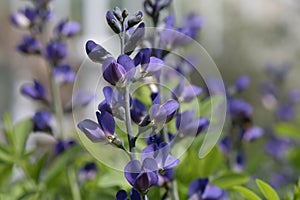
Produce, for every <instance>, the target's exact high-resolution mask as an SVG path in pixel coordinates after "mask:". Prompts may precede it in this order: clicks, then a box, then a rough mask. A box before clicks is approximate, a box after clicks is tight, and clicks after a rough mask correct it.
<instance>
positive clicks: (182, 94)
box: [172, 80, 202, 103]
mask: <svg viewBox="0 0 300 200" xmlns="http://www.w3.org/2000/svg"><path fill="white" fill-rule="evenodd" d="M201 92H202V89H201V88H200V87H198V86H195V85H188V86H185V81H183V80H182V81H180V83H179V84H178V85H177V86H176V88H174V90H173V93H172V98H173V99H176V100H178V101H179V102H186V103H188V102H191V101H192V100H193V99H194V98H195V97H197V96H198V95H199V94H200V93H201Z"/></svg>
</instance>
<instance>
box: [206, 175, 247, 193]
mask: <svg viewBox="0 0 300 200" xmlns="http://www.w3.org/2000/svg"><path fill="white" fill-rule="evenodd" d="M248 180H249V177H248V176H247V175H246V174H240V173H233V172H229V173H226V174H224V175H222V176H220V177H218V178H216V179H214V180H212V181H211V183H212V184H214V185H216V186H218V187H220V188H224V189H229V188H232V187H234V186H237V185H241V184H245V183H247V182H248Z"/></svg>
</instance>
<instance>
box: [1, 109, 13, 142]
mask: <svg viewBox="0 0 300 200" xmlns="http://www.w3.org/2000/svg"><path fill="white" fill-rule="evenodd" d="M3 121H4V127H5V130H4V133H5V139H6V141H7V143H8V144H9V145H11V146H14V138H13V136H14V135H13V132H14V131H13V124H12V119H11V116H10V114H9V113H5V114H4V118H3Z"/></svg>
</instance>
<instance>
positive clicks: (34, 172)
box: [26, 154, 48, 183]
mask: <svg viewBox="0 0 300 200" xmlns="http://www.w3.org/2000/svg"><path fill="white" fill-rule="evenodd" d="M47 156H48V155H47V154H44V155H43V156H41V157H40V158H39V159H38V160H37V161H36V163H34V164H33V165H32V164H29V163H28V165H27V166H26V168H27V169H26V170H27V171H28V173H29V174H30V176H31V178H32V179H33V180H34V181H35V182H36V183H38V182H39V180H40V175H41V171H42V169H43V167H44V164H45V162H46V160H47Z"/></svg>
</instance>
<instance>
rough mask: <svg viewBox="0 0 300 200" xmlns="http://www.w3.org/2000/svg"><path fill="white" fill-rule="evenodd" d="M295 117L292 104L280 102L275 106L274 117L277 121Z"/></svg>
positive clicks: (290, 119)
mask: <svg viewBox="0 0 300 200" xmlns="http://www.w3.org/2000/svg"><path fill="white" fill-rule="evenodd" d="M296 117H297V111H296V108H295V106H294V105H292V104H282V105H280V106H279V107H278V108H277V111H276V118H277V120H279V121H286V122H289V121H293V120H294V119H295V118H296Z"/></svg>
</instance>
